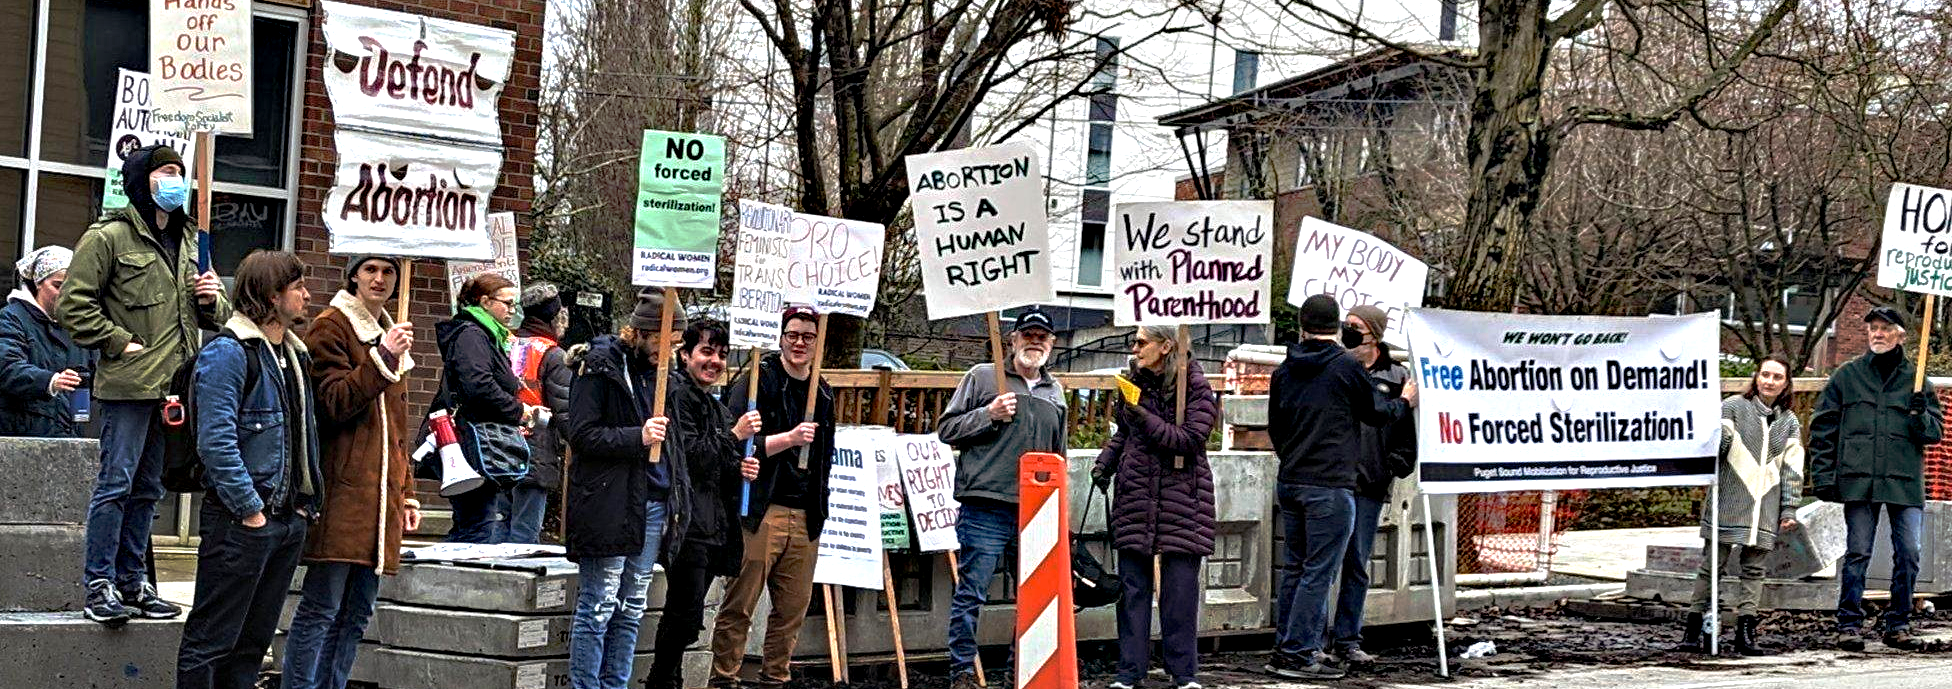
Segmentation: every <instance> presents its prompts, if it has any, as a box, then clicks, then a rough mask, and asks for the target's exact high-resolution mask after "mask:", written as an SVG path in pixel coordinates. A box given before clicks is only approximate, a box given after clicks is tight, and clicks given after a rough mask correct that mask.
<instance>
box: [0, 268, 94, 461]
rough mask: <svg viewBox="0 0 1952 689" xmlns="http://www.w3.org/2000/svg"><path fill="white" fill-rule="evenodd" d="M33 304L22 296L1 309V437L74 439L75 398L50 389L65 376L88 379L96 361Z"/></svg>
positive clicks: (9, 301)
mask: <svg viewBox="0 0 1952 689" xmlns="http://www.w3.org/2000/svg"><path fill="white" fill-rule="evenodd" d="M28 299H31V297H28V296H27V295H26V293H25V292H20V293H17V294H16V295H15V296H13V297H12V298H9V299H8V300H7V305H6V306H5V307H4V308H0V435H5V436H27V437H34V438H73V437H75V435H76V434H77V430H78V429H77V428H76V425H75V417H74V410H73V409H70V408H69V404H68V401H69V398H70V397H71V395H70V394H69V393H60V394H50V393H49V392H48V383H49V382H50V381H52V380H53V379H54V374H56V373H60V372H61V371H63V370H67V369H74V370H75V371H76V372H78V373H88V372H89V371H90V370H91V369H93V368H94V356H93V355H91V354H90V353H89V352H88V351H87V350H84V349H82V348H80V347H78V346H75V342H74V340H72V339H69V338H68V331H66V330H62V329H61V326H59V325H57V324H55V322H54V319H52V318H49V317H48V315H47V313H46V312H44V311H42V310H41V307H40V306H38V305H36V304H33V303H30V302H29V301H28Z"/></svg>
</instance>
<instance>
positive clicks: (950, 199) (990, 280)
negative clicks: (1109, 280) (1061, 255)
mask: <svg viewBox="0 0 1952 689" xmlns="http://www.w3.org/2000/svg"><path fill="white" fill-rule="evenodd" d="M907 162H908V187H909V189H910V190H912V191H911V195H910V196H909V204H910V205H911V207H912V209H913V211H914V214H915V241H916V242H917V243H918V244H919V245H920V246H918V247H917V249H918V253H919V254H920V258H921V264H922V294H923V297H924V300H925V301H926V302H927V306H928V315H929V319H930V320H941V319H944V318H955V317H957V316H968V315H971V314H979V313H987V312H990V311H1001V310H1003V309H1010V308H1016V307H1019V306H1029V305H1032V304H1044V303H1049V302H1052V301H1055V300H1056V298H1057V291H1056V289H1055V287H1054V286H1053V284H1054V283H1053V281H1052V276H1051V260H1050V259H1051V252H1050V240H1051V237H1050V227H1049V225H1048V223H1047V220H1046V218H1045V215H1044V214H1045V212H1046V209H1045V207H1044V167H1043V166H1042V165H1041V164H1039V163H1038V160H1037V149H1035V148H1033V147H1031V145H1030V144H1025V143H1015V144H1004V145H1002V146H988V147H984V148H965V149H962V150H957V151H947V152H943V153H928V154H923V155H912V156H908V158H907Z"/></svg>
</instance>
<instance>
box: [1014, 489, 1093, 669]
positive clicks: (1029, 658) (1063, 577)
mask: <svg viewBox="0 0 1952 689" xmlns="http://www.w3.org/2000/svg"><path fill="white" fill-rule="evenodd" d="M1069 469H1070V465H1069V463H1068V462H1067V461H1066V460H1065V459H1064V456H1063V455H1057V454H1051V453H1047V452H1031V453H1026V454H1025V455H1024V456H1023V459H1022V460H1021V461H1020V462H1019V469H1018V477H1017V487H1018V493H1017V495H1018V502H1017V544H1018V545H1017V548H1018V550H1017V653H1016V656H1017V672H1016V676H1017V689H1030V688H1032V687H1035V688H1036V689H1074V688H1075V687H1077V686H1078V631H1077V623H1076V618H1075V616H1074V615H1072V612H1071V611H1072V607H1071V539H1070V538H1069V530H1068V525H1069V524H1070V523H1071V508H1070V502H1069V501H1068V500H1066V499H1065V497H1064V486H1065V484H1066V483H1067V482H1068V481H1067V480H1066V477H1067V476H1068V472H1069Z"/></svg>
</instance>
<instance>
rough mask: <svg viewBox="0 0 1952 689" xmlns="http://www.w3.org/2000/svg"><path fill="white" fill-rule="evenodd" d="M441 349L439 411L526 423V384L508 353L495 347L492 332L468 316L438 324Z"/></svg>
mask: <svg viewBox="0 0 1952 689" xmlns="http://www.w3.org/2000/svg"><path fill="white" fill-rule="evenodd" d="M434 341H435V342H436V343H437V344H439V345H440V350H441V388H442V395H443V398H442V399H439V400H436V404H435V408H437V409H438V408H450V409H454V410H455V414H456V415H457V416H460V417H461V418H462V419H465V420H468V421H487V422H490V423H506V424H519V423H522V401H521V400H519V399H516V398H515V393H517V392H519V391H521V389H522V381H521V380H520V379H518V378H516V377H515V371H514V369H511V368H509V363H508V352H507V351H505V350H503V349H502V348H501V347H499V346H496V345H495V339H494V337H493V336H491V335H489V334H488V329H487V328H483V327H481V324H480V323H476V322H474V319H472V318H469V317H468V316H466V315H462V316H456V317H454V318H452V319H450V320H445V321H441V322H439V323H436V324H434Z"/></svg>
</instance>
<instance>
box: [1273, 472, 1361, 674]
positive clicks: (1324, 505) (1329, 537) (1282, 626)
mask: <svg viewBox="0 0 1952 689" xmlns="http://www.w3.org/2000/svg"><path fill="white" fill-rule="evenodd" d="M1275 497H1276V498H1278V499H1279V501H1280V507H1281V522H1282V529H1283V535H1284V537H1285V538H1286V540H1287V557H1286V559H1285V561H1284V562H1283V563H1282V565H1281V585H1280V588H1279V589H1278V590H1277V591H1276V594H1275V605H1274V618H1275V630H1274V643H1275V646H1274V650H1275V652H1276V653H1282V654H1286V655H1288V656H1289V657H1291V658H1297V659H1299V660H1301V661H1302V662H1304V663H1306V662H1309V660H1310V658H1311V657H1312V656H1313V655H1314V653H1315V652H1316V651H1319V650H1322V636H1323V633H1324V631H1325V630H1326V629H1327V628H1328V587H1329V583H1330V582H1332V581H1334V579H1335V573H1336V571H1337V570H1339V569H1340V568H1341V567H1342V552H1343V551H1344V550H1346V549H1348V547H1349V534H1350V533H1351V532H1353V531H1354V530H1355V511H1356V506H1355V493H1354V492H1352V491H1350V490H1349V489H1347V488H1322V487H1319V486H1304V485H1291V484H1283V485H1282V486H1280V487H1279V488H1277V489H1275Z"/></svg>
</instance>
